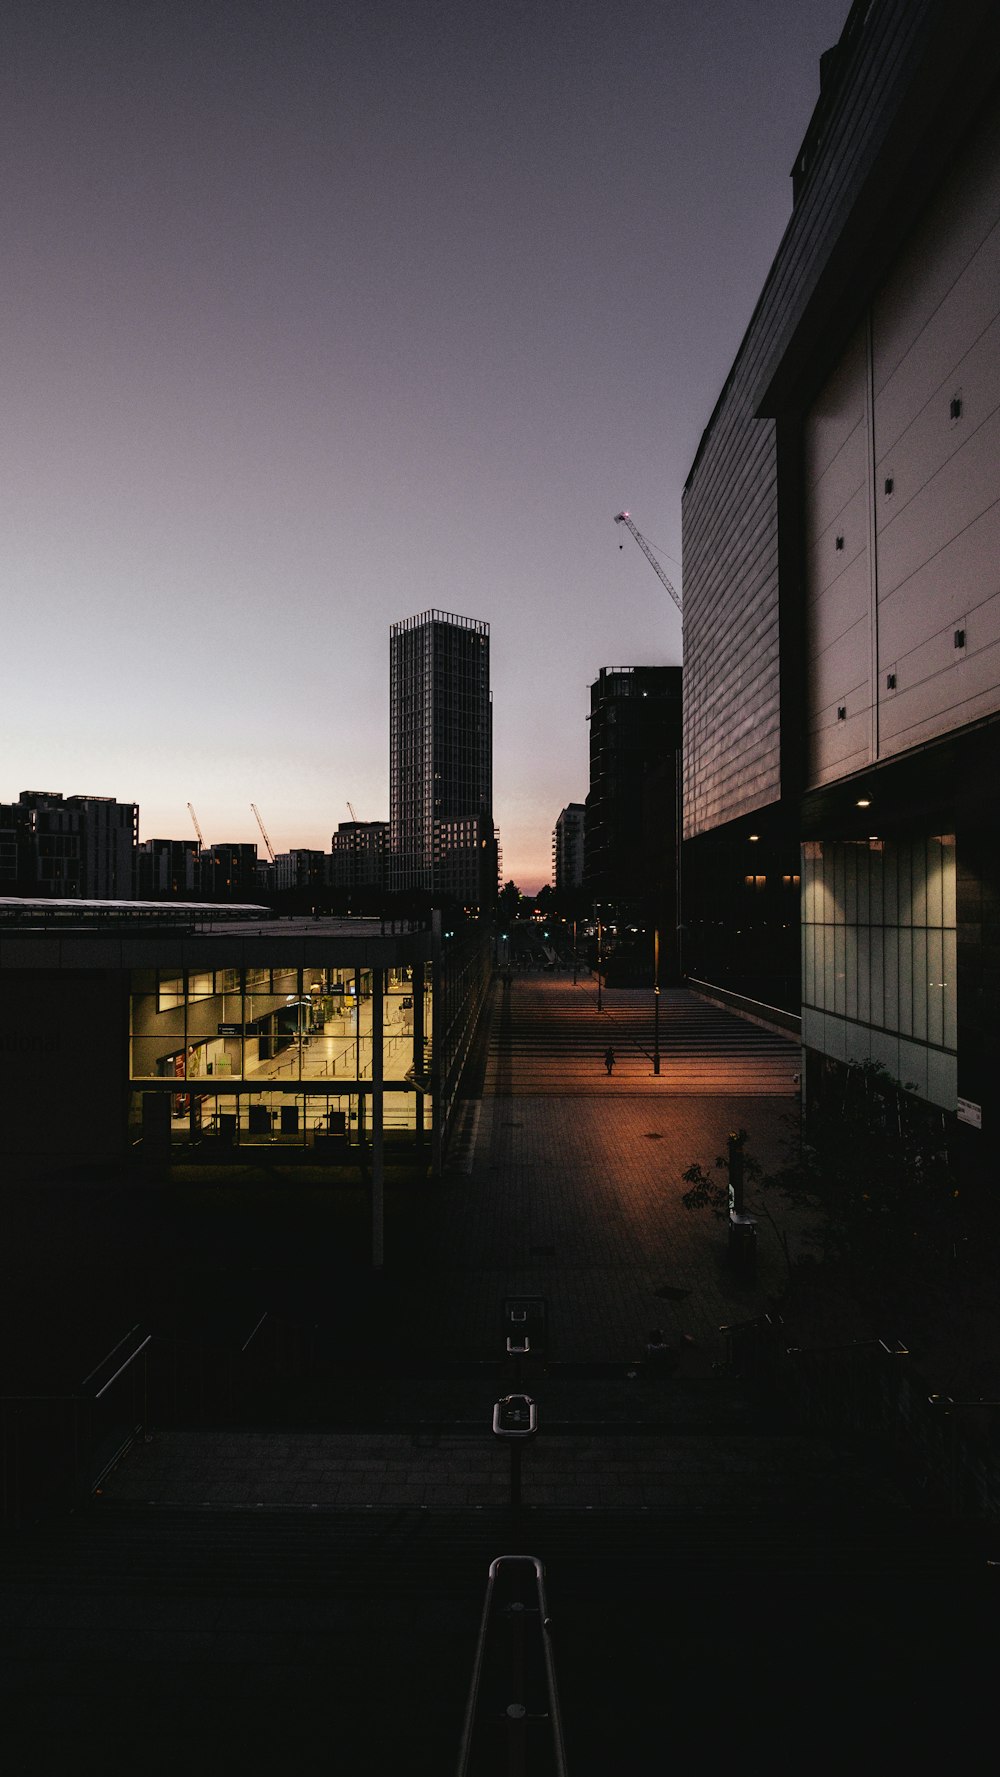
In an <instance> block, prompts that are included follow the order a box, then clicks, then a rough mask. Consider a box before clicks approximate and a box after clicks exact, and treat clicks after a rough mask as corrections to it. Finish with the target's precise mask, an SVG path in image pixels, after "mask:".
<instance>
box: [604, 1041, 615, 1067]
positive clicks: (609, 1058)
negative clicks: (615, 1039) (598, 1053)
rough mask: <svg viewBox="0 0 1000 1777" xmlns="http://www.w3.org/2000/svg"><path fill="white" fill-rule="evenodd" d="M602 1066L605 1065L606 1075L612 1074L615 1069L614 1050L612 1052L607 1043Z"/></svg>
mask: <svg viewBox="0 0 1000 1777" xmlns="http://www.w3.org/2000/svg"><path fill="white" fill-rule="evenodd" d="M604 1065H605V1067H606V1068H607V1070H608V1073H609V1074H612V1073H614V1069H615V1052H614V1050H613V1049H612V1047H611V1044H610V1043H609V1044H608V1046H607V1048H606V1049H605V1051H604Z"/></svg>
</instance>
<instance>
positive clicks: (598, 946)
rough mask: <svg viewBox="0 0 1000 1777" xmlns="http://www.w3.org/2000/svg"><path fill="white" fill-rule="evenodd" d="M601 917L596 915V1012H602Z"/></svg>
mask: <svg viewBox="0 0 1000 1777" xmlns="http://www.w3.org/2000/svg"><path fill="white" fill-rule="evenodd" d="M601 936H602V934H601V916H600V914H598V915H597V1010H598V1011H599V1012H601V1011H603V1010H604V1008H603V1006H602V1005H601Z"/></svg>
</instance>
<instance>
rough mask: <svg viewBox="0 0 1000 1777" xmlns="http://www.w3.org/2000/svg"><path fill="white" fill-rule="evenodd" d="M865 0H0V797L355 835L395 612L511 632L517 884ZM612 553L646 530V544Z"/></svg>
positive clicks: (379, 758) (669, 524) (677, 635)
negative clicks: (818, 105) (96, 799)
mask: <svg viewBox="0 0 1000 1777" xmlns="http://www.w3.org/2000/svg"><path fill="white" fill-rule="evenodd" d="M848 10H849V6H848V0H659V3H658V4H656V3H654V0H619V3H618V4H617V5H614V6H612V5H599V4H597V3H596V0H574V3H570V0H548V3H546V0H534V3H533V0H464V3H459V0H409V4H407V3H405V0H368V4H353V3H348V0H341V3H338V0H327V3H326V4H321V3H319V0H281V3H280V4H279V3H278V0H231V3H229V0H117V3H114V0H105V3H101V0H94V3H90V0H7V4H6V5H5V6H4V7H3V9H2V13H0V62H2V75H0V77H2V82H3V88H2V100H0V131H2V140H3V177H2V181H0V206H2V210H0V218H2V236H3V257H4V279H3V298H2V330H3V359H4V366H5V375H4V382H5V399H4V409H5V413H4V427H3V435H2V444H0V450H2V453H3V471H2V475H3V488H4V506H5V511H4V522H3V525H2V530H0V575H2V584H3V590H4V603H5V609H6V620H5V624H4V630H3V658H4V663H5V669H6V670H5V673H4V686H5V694H4V698H3V702H2V706H0V736H2V752H0V757H2V775H0V801H12V800H14V799H15V798H16V797H17V795H18V793H19V792H20V791H21V790H28V789H42V790H61V791H63V792H64V793H65V794H67V795H70V794H75V793H85V794H92V795H114V796H117V797H119V798H120V799H121V800H125V801H136V802H138V803H139V805H140V837H141V838H143V839H146V838H153V837H157V838H191V837H193V828H192V825H191V820H190V816H189V814H188V811H187V803H188V802H189V801H190V802H192V803H193V804H194V807H195V810H196V812H197V815H198V819H199V821H200V824H201V827H202V829H203V831H204V834H205V838H206V840H207V841H209V842H215V841H232V840H251V841H253V840H256V841H258V842H259V843H260V845H261V850H262V852H263V842H262V841H261V840H260V834H259V830H258V828H257V825H256V822H255V820H254V816H253V814H252V812H251V808H250V804H251V802H256V804H257V805H258V807H259V809H260V811H261V814H262V816H263V819H264V822H265V824H266V826H267V829H268V832H269V835H270V838H271V840H272V842H273V844H274V847H275V849H276V850H277V851H283V850H287V849H288V848H289V847H291V846H294V845H309V846H316V847H320V848H322V849H323V850H327V849H329V844H330V835H331V833H332V832H333V830H334V828H335V827H336V826H337V824H338V823H339V822H340V821H344V820H348V819H350V813H349V810H348V806H347V805H348V800H350V801H351V802H352V803H353V804H354V806H355V808H356V810H357V814H358V817H359V819H362V820H373V819H377V818H382V819H385V818H387V816H388V673H389V626H390V624H391V623H393V622H394V621H396V620H397V619H399V618H403V617H407V616H411V615H414V614H415V613H417V612H420V611H423V610H426V609H428V608H429V607H432V606H435V607H438V608H440V609H443V610H446V611H454V612H458V613H460V614H462V615H463V616H469V617H476V618H483V619H485V620H486V621H487V622H488V623H489V625H490V630H491V651H492V684H493V697H494V814H495V818H496V820H497V823H498V825H499V828H500V840H501V845H502V847H503V857H504V876H505V877H513V878H514V879H515V880H516V881H517V882H519V884H520V885H521V887H522V888H523V889H526V890H530V891H534V890H537V888H538V887H539V886H540V884H541V883H543V882H545V881H547V880H548V877H549V870H550V846H551V834H552V827H553V824H554V822H555V818H556V816H557V814H558V813H559V810H560V809H561V808H562V807H563V806H564V805H565V804H566V803H567V802H571V801H582V800H583V798H584V796H585V795H586V792H587V788H588V782H587V734H588V730H587V723H586V715H587V708H588V687H589V685H590V683H591V681H592V680H593V679H594V678H595V677H596V676H597V673H598V671H599V669H600V668H601V667H602V666H616V665H633V664H676V663H679V662H680V661H681V623H680V617H679V615H678V613H677V611H676V609H675V607H674V605H673V603H672V601H671V600H670V598H669V597H668V595H667V593H666V592H665V590H664V589H663V587H662V586H661V585H660V583H659V581H658V579H657V578H656V575H655V574H654V573H653V570H652V568H651V567H650V565H649V563H648V562H647V561H646V560H645V558H644V557H643V555H642V554H641V552H640V550H639V549H638V547H637V546H636V544H635V543H634V542H633V540H632V538H631V537H629V536H627V535H625V533H624V530H623V527H620V526H616V525H615V524H614V523H613V518H614V514H615V513H616V512H617V511H619V510H620V509H621V507H622V506H627V507H628V508H629V510H630V511H631V513H632V516H633V518H634V520H635V522H636V524H637V525H638V526H639V528H640V530H642V531H643V532H644V533H645V535H646V537H647V538H648V539H649V540H650V542H651V544H653V546H654V547H655V548H656V549H657V551H658V553H659V555H660V559H661V561H662V563H663V566H664V569H665V571H666V573H667V575H668V576H669V578H670V579H671V580H672V581H673V583H674V585H675V586H676V587H677V588H678V590H681V587H682V573H681V566H680V559H679V558H680V548H681V545H680V503H681V492H682V488H683V485H684V480H685V478H686V475H687V473H688V470H689V469H690V466H691V462H692V459H693V457H694V454H695V451H696V449H697V446H698V440H699V437H700V435H701V432H702V430H703V428H704V426H705V424H706V422H707V420H708V418H709V415H710V413H711V411H712V408H713V406H714V404H715V401H716V398H717V396H718V394H719V391H720V389H721V386H722V383H723V381H724V379H725V376H726V373H727V371H728V369H729V366H730V364H731V362H732V359H733V356H734V353H735V351H736V349H737V346H738V345H739V341H740V339H741V337H742V334H743V332H744V329H745V327H746V325H747V323H748V321H749V319H750V315H751V312H752V309H753V306H754V303H755V301H756V299H757V296H758V294H759V292H760V287H761V284H762V282H763V279H764V277H765V275H766V273H767V269H768V267H769V265H770V262H771V260H772V258H773V256H774V253H775V250H776V249H777V246H778V243H779V241H780V238H781V235H782V232H783V230H784V227H785V225H786V223H787V221H788V218H789V215H790V209H791V180H790V178H789V171H790V168H791V165H792V161H793V159H794V157H795V153H796V150H797V148H798V146H799V144H800V142H801V139H802V136H803V135H804V133H805V130H806V126H807V124H808V121H809V117H810V114H811V111H812V108H813V105H814V104H815V101H816V98H817V96H818V92H819V58H820V54H821V53H822V51H823V50H824V49H826V48H828V47H829V46H830V45H831V44H833V43H834V42H835V41H836V40H837V38H838V37H839V35H840V32H841V30H842V28H843V25H844V22H845V20H846V17H847V12H848ZM619 543H623V544H624V548H622V549H619Z"/></svg>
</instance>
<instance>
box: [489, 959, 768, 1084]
mask: <svg viewBox="0 0 1000 1777" xmlns="http://www.w3.org/2000/svg"><path fill="white" fill-rule="evenodd" d="M609 1044H610V1045H611V1046H612V1047H613V1049H614V1051H615V1066H614V1072H613V1074H612V1075H611V1076H610V1077H608V1075H607V1074H606V1073H605V1068H604V1051H605V1049H606V1048H607V1047H608V1045H609ZM657 1050H658V1052H659V1058H660V1068H659V1073H656V1072H655V1071H654V1056H655V1054H656V1052H657ZM490 1061H491V1072H490V1076H489V1082H488V1090H490V1091H493V1092H496V1093H497V1094H498V1095H500V1096H502V1097H506V1096H509V1095H510V1094H512V1093H513V1094H515V1095H516V1096H529V1095H531V1096H536V1095H537V1096H541V1097H549V1098H551V1097H567V1096H571V1095H580V1094H582V1095H584V1096H588V1095H590V1094H591V1093H592V1092H594V1090H595V1089H596V1088H600V1089H601V1090H602V1091H603V1092H604V1093H605V1094H606V1095H611V1094H613V1095H614V1096H615V1097H624V1096H636V1095H641V1096H644V1097H650V1098H658V1097H664V1096H668V1095H672V1094H681V1095H684V1096H688V1095H690V1094H693V1093H698V1094H708V1095H713V1096H718V1095H720V1094H735V1095H741V1094H747V1093H750V1094H754V1095H758V1094H759V1095H762V1096H776V1097H783V1098H794V1097H795V1096H796V1094H797V1092H798V1087H799V1075H800V1071H801V1062H800V1049H799V1046H798V1044H797V1043H796V1042H795V1041H794V1040H793V1039H792V1038H791V1037H789V1036H786V1035H784V1033H782V1032H781V1031H777V1030H771V1029H767V1028H765V1027H763V1026H761V1025H759V1024H753V1023H750V1022H749V1021H748V1020H747V1019H743V1018H738V1017H736V1016H735V1014H734V1013H731V1012H727V1011H725V1010H724V1009H723V1008H721V1007H719V1006H715V1005H712V1004H711V1003H709V1002H708V1001H706V1000H702V999H699V998H698V996H697V995H696V994H693V993H691V992H690V991H688V990H687V989H685V988H665V989H663V990H662V991H661V994H660V1015H659V1021H658V1030H657V1021H656V1019H655V1014H654V1000H653V994H652V991H651V990H648V989H639V988H604V989H603V990H602V992H601V994H600V1007H599V1006H598V990H597V984H596V982H595V981H593V980H591V979H590V978H589V977H587V978H582V979H580V980H579V981H578V982H577V983H576V984H574V983H573V982H572V980H571V978H570V977H569V976H560V975H544V974H543V975H515V976H514V978H513V982H512V985H511V987H510V988H509V989H508V990H507V991H506V992H505V993H504V995H503V1002H502V1005H501V1008H500V1012H499V1016H498V1017H496V1018H495V1019H494V1022H493V1028H492V1036H491V1048H490Z"/></svg>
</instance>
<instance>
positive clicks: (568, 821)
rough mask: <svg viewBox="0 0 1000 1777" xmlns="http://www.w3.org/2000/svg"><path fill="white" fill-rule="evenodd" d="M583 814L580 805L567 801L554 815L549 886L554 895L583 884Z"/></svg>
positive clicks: (582, 808)
mask: <svg viewBox="0 0 1000 1777" xmlns="http://www.w3.org/2000/svg"><path fill="white" fill-rule="evenodd" d="M585 813H586V810H585V808H584V805H583V803H582V802H568V803H567V804H566V807H565V808H564V809H562V810H561V811H560V813H559V814H558V815H557V816H556V824H555V827H554V828H553V831H552V887H553V888H554V889H555V890H556V892H557V893H559V892H560V891H564V892H572V890H573V889H578V888H581V887H582V885H583V833H584V815H585Z"/></svg>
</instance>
